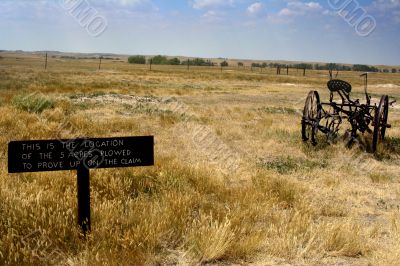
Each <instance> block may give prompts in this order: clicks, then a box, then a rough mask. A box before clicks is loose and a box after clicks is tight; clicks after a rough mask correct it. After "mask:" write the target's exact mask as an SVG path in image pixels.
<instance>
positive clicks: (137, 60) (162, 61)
mask: <svg viewBox="0 0 400 266" xmlns="http://www.w3.org/2000/svg"><path fill="white" fill-rule="evenodd" d="M128 62H129V63H130V64H147V63H148V64H153V65H189V66H218V64H216V63H214V62H212V61H211V60H205V59H202V58H194V59H187V60H181V59H179V58H177V57H173V58H168V57H166V56H163V55H157V56H154V57H152V58H148V59H147V58H146V57H145V56H142V55H134V56H130V57H129V58H128ZM219 66H221V67H227V66H229V64H228V62H227V61H226V60H224V61H223V62H221V63H220V64H219ZM237 66H238V67H239V68H240V67H244V66H245V64H244V63H243V62H238V63H237ZM251 67H252V68H267V67H270V68H277V67H281V68H286V67H289V68H296V69H308V70H337V71H358V72H385V73H389V72H391V73H397V72H400V70H397V69H395V68H393V69H391V70H390V69H381V70H380V69H378V68H376V67H374V66H369V65H360V64H355V65H343V64H337V63H328V64H307V63H298V64H279V63H266V62H263V63H251Z"/></svg>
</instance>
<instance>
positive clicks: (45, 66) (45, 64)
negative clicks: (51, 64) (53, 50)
mask: <svg viewBox="0 0 400 266" xmlns="http://www.w3.org/2000/svg"><path fill="white" fill-rule="evenodd" d="M44 70H47V53H46V61H45V63H44Z"/></svg>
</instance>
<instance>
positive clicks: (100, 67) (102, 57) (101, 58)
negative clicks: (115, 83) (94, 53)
mask: <svg viewBox="0 0 400 266" xmlns="http://www.w3.org/2000/svg"><path fill="white" fill-rule="evenodd" d="M102 58H103V57H102V56H100V63H99V70H100V69H101V59H102Z"/></svg>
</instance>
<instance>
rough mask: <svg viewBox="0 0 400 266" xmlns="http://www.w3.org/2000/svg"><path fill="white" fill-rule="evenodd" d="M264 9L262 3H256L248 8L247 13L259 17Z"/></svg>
mask: <svg viewBox="0 0 400 266" xmlns="http://www.w3.org/2000/svg"><path fill="white" fill-rule="evenodd" d="M263 9H264V5H263V4H262V3H260V2H255V3H253V4H251V5H250V6H249V7H248V8H247V13H248V14H249V15H258V14H260V13H261V11H262V10H263Z"/></svg>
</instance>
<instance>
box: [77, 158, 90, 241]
mask: <svg viewBox="0 0 400 266" xmlns="http://www.w3.org/2000/svg"><path fill="white" fill-rule="evenodd" d="M77 177H78V180H77V185H78V225H79V226H80V227H81V228H82V232H83V234H84V235H85V236H86V235H87V234H88V233H90V231H91V221H90V173H89V169H88V168H86V166H84V165H81V166H80V167H79V168H78V174H77Z"/></svg>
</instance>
